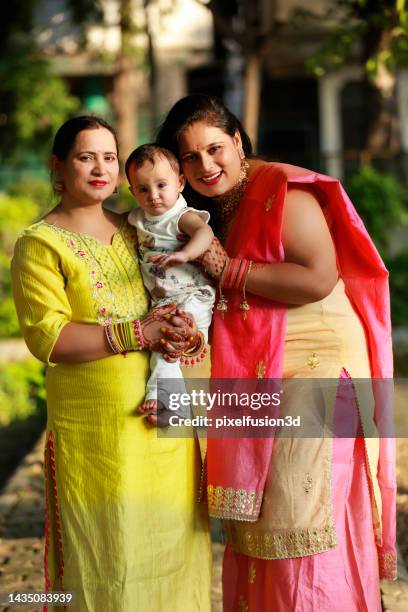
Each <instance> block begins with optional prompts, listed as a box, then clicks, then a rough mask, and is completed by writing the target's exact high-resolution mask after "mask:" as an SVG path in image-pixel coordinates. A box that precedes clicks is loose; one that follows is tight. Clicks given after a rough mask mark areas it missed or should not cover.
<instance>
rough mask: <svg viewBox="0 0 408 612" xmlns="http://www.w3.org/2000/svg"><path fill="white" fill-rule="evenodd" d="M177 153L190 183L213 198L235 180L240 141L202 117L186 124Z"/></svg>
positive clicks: (228, 189)
mask: <svg viewBox="0 0 408 612" xmlns="http://www.w3.org/2000/svg"><path fill="white" fill-rule="evenodd" d="M179 157H180V161H181V166H182V168H183V173H184V176H185V178H186V180H187V181H188V182H189V184H190V186H191V187H192V188H193V189H194V190H195V191H197V192H198V193H200V194H201V195H203V196H206V197H208V198H214V197H217V196H220V195H223V194H224V193H227V192H228V191H230V190H231V189H232V188H233V187H234V186H235V185H236V184H237V183H238V181H239V178H240V171H241V158H242V157H243V153H242V142H241V136H240V134H239V132H236V133H235V134H234V136H230V135H229V134H226V133H225V132H224V131H223V130H221V129H220V128H218V127H215V126H213V125H210V124H208V123H206V122H204V121H197V122H195V123H192V124H191V125H190V126H188V127H187V128H186V129H185V130H184V131H183V133H182V135H181V137H180V146H179Z"/></svg>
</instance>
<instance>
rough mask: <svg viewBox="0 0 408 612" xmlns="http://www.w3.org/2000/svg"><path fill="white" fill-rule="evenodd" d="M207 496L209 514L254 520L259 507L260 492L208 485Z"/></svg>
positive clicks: (224, 517)
mask: <svg viewBox="0 0 408 612" xmlns="http://www.w3.org/2000/svg"><path fill="white" fill-rule="evenodd" d="M207 498H208V511H209V514H210V516H213V517H215V518H223V519H234V520H237V521H240V520H241V521H251V520H252V521H255V520H256V519H257V518H258V515H259V511H260V508H261V502H262V493H257V492H256V491H245V490H244V489H233V488H232V487H228V488H224V487H220V486H219V487H214V486H213V485H208V487H207Z"/></svg>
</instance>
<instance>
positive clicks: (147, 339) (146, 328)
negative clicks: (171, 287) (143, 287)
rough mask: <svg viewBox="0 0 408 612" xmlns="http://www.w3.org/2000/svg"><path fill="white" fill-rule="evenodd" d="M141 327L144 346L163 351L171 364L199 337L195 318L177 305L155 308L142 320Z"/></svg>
mask: <svg viewBox="0 0 408 612" xmlns="http://www.w3.org/2000/svg"><path fill="white" fill-rule="evenodd" d="M140 327H141V332H142V337H143V343H144V346H145V347H146V348H147V349H149V350H150V351H161V352H162V353H163V356H164V359H166V360H167V361H169V362H174V361H177V359H179V357H180V356H181V354H182V352H183V351H185V350H186V349H187V348H189V347H190V346H191V343H192V342H194V339H195V338H196V336H197V326H196V324H195V321H194V319H193V317H192V316H191V315H190V314H188V313H186V312H184V311H183V310H180V309H178V308H177V307H176V304H168V305H166V306H158V307H157V308H153V309H152V310H151V311H150V312H149V313H148V314H147V315H146V316H145V317H143V319H141V320H140Z"/></svg>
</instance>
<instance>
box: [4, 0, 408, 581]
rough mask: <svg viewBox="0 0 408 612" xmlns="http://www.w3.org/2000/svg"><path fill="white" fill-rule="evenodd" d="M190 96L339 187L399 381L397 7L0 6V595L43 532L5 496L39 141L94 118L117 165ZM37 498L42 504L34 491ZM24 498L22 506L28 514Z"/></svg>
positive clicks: (382, 0)
mask: <svg viewBox="0 0 408 612" xmlns="http://www.w3.org/2000/svg"><path fill="white" fill-rule="evenodd" d="M193 92H206V93H211V94H214V95H217V96H219V97H222V98H223V99H224V101H225V102H226V104H227V105H228V106H229V107H230V108H231V110H232V111H233V112H235V113H236V114H237V115H238V116H239V117H241V118H242V121H243V124H244V127H245V128H246V130H247V131H248V133H249V135H250V136H251V138H252V140H253V142H254V144H255V150H256V151H257V152H258V153H259V154H260V155H261V156H263V157H264V158H265V159H275V160H279V161H284V162H288V163H294V164H297V165H303V166H306V167H309V168H313V169H315V170H319V171H321V172H326V173H328V174H331V175H334V176H337V177H339V178H341V179H342V180H343V181H344V183H345V185H346V188H347V190H348V192H349V194H350V195H351V198H352V200H353V202H354V204H355V206H356V208H357V210H358V212H359V213H360V215H361V216H362V218H363V220H364V222H365V223H366V226H367V228H368V231H369V232H370V235H371V236H372V238H373V240H374V242H375V243H376V245H377V247H378V249H379V251H380V253H381V255H382V256H383V258H384V260H385V262H386V264H387V266H388V268H389V270H390V282H391V298H392V309H393V315H392V316H393V334H394V341H395V363H396V372H397V375H398V376H399V377H403V376H406V374H407V372H408V246H407V238H408V214H407V183H408V11H407V10H406V8H405V2H404V0H359V1H354V0H302V1H301V0H99V1H97V0H19V1H17V2H8V3H4V6H2V19H1V21H0V100H1V103H0V488H1V487H4V486H5V488H4V489H3V493H2V494H1V493H0V580H1V579H2V574H3V577H4V579H5V581H4V585H3V586H2V587H1V588H0V591H4V590H6V587H7V585H8V588H12V584H14V583H12V581H11V582H10V580H11V576H12V571H14V570H12V571H10V567H9V568H8V569H7V564H10V555H8V554H6V553H5V552H4V550H6V548H7V547H8V548H7V550H9V547H10V545H11V544H10V542H12V541H13V542H14V540H16V541H17V540H18V539H19V540H20V542H21V543H24V542H25V544H27V540H26V539H24V538H27V533H28V535H29V536H30V537H31V536H32V537H33V538H34V540H35V538H37V537H39V536H41V529H42V526H41V519H40V518H38V521H39V522H38V526H37V527H36V529H35V530H34V532H33V530H32V529H31V531H30V529H28V531H27V529H25V528H24V527H23V526H22V524H21V522H20V524H19V523H18V522H17V523H15V524H14V530H13V528H12V529H11V531H10V520H9V519H10V516H11V515H12V514H13V513H14V510H15V508H16V507H17V505H18V503H19V502H21V499H22V498H24V486H27V487H29V485H28V484H26V485H22V486H23V488H22V489H18V490H17V492H16V491H14V493H13V492H12V495H11V497H10V494H11V493H10V481H9V485H7V486H6V483H7V481H8V479H9V478H10V476H11V475H12V474H13V471H14V470H15V468H16V466H17V465H18V463H19V461H21V459H22V458H23V457H24V456H26V455H27V453H28V452H29V451H30V449H31V448H32V446H33V444H34V443H35V442H36V440H37V439H38V437H39V436H40V434H41V431H42V430H43V427H44V422H45V397H44V368H43V366H42V364H40V363H39V362H37V361H35V360H34V359H30V358H29V357H28V354H27V352H26V351H25V349H24V344H23V342H22V340H21V339H20V335H19V329H18V323H17V319H16V315H15V311H14V306H13V302H12V297H11V287H10V276H9V265H10V258H11V255H12V252H13V245H14V242H15V240H16V238H17V236H18V234H19V233H20V232H21V230H22V229H23V228H24V227H26V226H27V225H29V224H30V223H32V222H33V221H35V220H37V219H38V218H40V217H41V216H42V215H43V214H44V213H45V212H46V211H47V210H49V209H50V208H52V207H53V206H54V205H55V204H56V200H55V199H54V196H53V195H52V190H51V186H50V181H49V170H48V165H47V162H48V155H49V151H50V146H51V142H52V136H53V134H54V133H55V131H56V129H57V128H58V126H59V125H60V124H61V123H62V122H63V121H64V120H66V119H67V118H69V117H70V116H73V115H77V114H83V113H87V114H98V115H101V116H103V117H105V118H107V119H108V120H109V121H110V122H111V123H112V124H114V125H115V127H116V128H117V131H118V134H119V143H120V153H121V160H122V161H123V160H124V159H126V157H127V155H128V154H129V152H130V151H131V150H132V149H133V148H134V147H135V146H136V145H137V144H141V143H143V142H147V141H149V140H152V139H154V135H155V132H156V130H157V127H158V125H159V124H160V121H161V119H162V118H163V117H164V115H165V113H166V111H167V110H168V109H169V108H170V106H171V105H172V104H173V103H174V102H175V101H176V100H177V99H178V98H179V97H181V96H183V95H185V94H187V93H193ZM110 205H112V206H114V207H116V208H117V209H119V210H126V209H127V208H129V207H130V206H133V205H134V203H133V202H132V200H131V198H130V196H129V195H128V191H127V186H126V184H125V182H124V183H123V185H122V186H121V188H120V190H119V194H118V196H117V197H116V198H115V199H113V200H112V202H111V203H110ZM406 389H407V387H406V386H404V385H403V384H401V385H399V386H398V389H397V397H398V420H399V422H400V423H403V424H407V423H408V419H407V417H406V416H405V411H406V404H407V402H406V397H407V393H406ZM405 429H407V428H405ZM407 447H408V442H407V441H406V440H404V439H402V440H400V441H399V452H400V459H399V472H398V473H399V495H398V525H399V542H400V549H401V553H402V556H403V557H404V559H405V561H406V562H408V476H407V475H406V474H404V470H403V467H402V466H403V465H404V464H405V463H406V460H407V459H408V448H407ZM30 456H31V455H28V457H30ZM35 457H37V455H35ZM26 462H27V458H26ZM36 462H37V464H38V458H37V459H34V465H37V464H36ZM36 470H37V471H36ZM38 470H39V465H37V468H35V469H34V471H33V474H34V476H33V478H34V477H37V476H38V478H39V479H40V475H39V474H40V471H38ZM35 474H37V476H35ZM23 481H24V479H23ZM24 482H26V481H24ZM27 482H29V480H27ZM37 489H38V491H37V493H38V494H39V495H41V482H40V480H39V484H38V483H37ZM13 495H14V497H13ZM27 495H28V497H27ZM27 495H26V497H25V499H26V500H27V499H29V498H30V496H29V494H28V493H27ZM34 499H37V498H35V496H34V498H33V497H31V504H32V506H33V505H35V504H37V501H34ZM38 503H39V502H38ZM13 504H14V505H13ZM24 516H26V519H27V516H28V517H29V516H31V515H30V513H29V512H28V514H27V513H26V515H24ZM27 520H28V521H29V519H27ZM7 521H8V522H7ZM19 525H20V526H19ZM36 530H37V531H36ZM2 537H3V539H1V538H2ZM30 546H31V545H30ZM33 546H34V549H35V541H34V544H33ZM2 547H3V552H2ZM17 548H18V547H17ZM23 548H24V547H23ZM23 548H21V546H20V551H21V550H23ZM30 550H31V549H30ZM2 554H3V556H2ZM21 554H22V556H20V559H21V563H22V564H24V554H23V553H21ZM30 554H31V553H30ZM17 556H18V555H17ZM29 556H30V555H29V553H27V558H28V557H29ZM7 580H9V582H8V583H7ZM26 584H27V583H26ZM37 588H41V583H39V585H37ZM26 590H27V589H26Z"/></svg>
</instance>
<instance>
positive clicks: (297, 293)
mask: <svg viewBox="0 0 408 612" xmlns="http://www.w3.org/2000/svg"><path fill="white" fill-rule="evenodd" d="M282 241H283V246H284V251H285V261H284V262H283V263H276V264H255V265H254V266H253V268H252V270H251V272H250V273H249V275H248V279H247V283H246V290H247V291H249V292H251V293H254V294H256V295H260V296H262V297H266V298H269V299H271V300H276V301H279V302H284V303H286V304H307V303H310V302H316V301H318V300H321V299H323V298H324V297H326V296H327V295H328V294H329V293H330V292H331V291H332V289H333V287H334V285H335V284H336V282H337V278H338V272H337V266H336V253H335V249H334V245H333V241H332V238H331V235H330V232H329V228H328V227H327V223H326V220H325V218H324V215H323V213H322V210H321V208H320V205H319V203H318V201H317V200H316V198H315V197H314V196H313V195H312V194H310V193H307V192H305V191H301V190H298V189H292V190H290V191H289V192H288V193H287V196H286V200H285V206H284V214H283V229H282Z"/></svg>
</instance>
